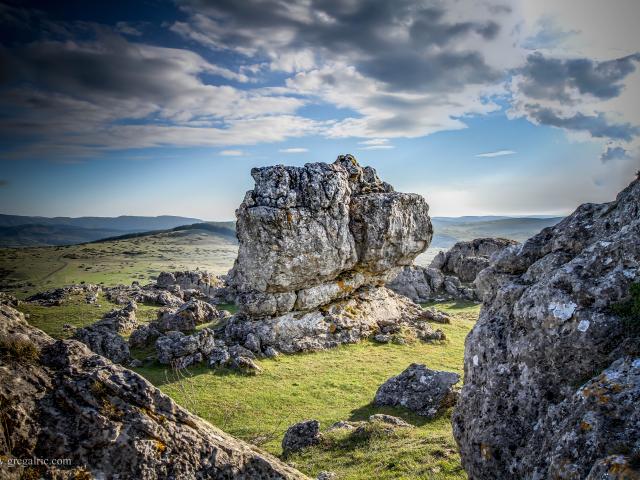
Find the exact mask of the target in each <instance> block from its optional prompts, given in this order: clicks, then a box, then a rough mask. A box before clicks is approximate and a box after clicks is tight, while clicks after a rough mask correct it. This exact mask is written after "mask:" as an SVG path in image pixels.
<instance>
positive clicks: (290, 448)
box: [282, 420, 322, 457]
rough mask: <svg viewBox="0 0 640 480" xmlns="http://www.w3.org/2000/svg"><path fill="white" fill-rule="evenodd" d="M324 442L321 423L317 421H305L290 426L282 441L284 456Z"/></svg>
mask: <svg viewBox="0 0 640 480" xmlns="http://www.w3.org/2000/svg"><path fill="white" fill-rule="evenodd" d="M321 441H322V434H321V433H320V422H318V421H317V420H305V421H303V422H300V423H296V424H295V425H292V426H290V427H289V428H288V429H287V431H286V432H285V434H284V438H283V439H282V454H283V455H284V456H285V457H286V456H287V455H289V454H291V453H295V452H299V451H300V450H303V449H305V448H307V447H310V446H312V445H317V444H318V443H320V442H321Z"/></svg>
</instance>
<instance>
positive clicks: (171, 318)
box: [151, 299, 227, 332]
mask: <svg viewBox="0 0 640 480" xmlns="http://www.w3.org/2000/svg"><path fill="white" fill-rule="evenodd" d="M226 315H227V313H226V312H223V311H219V310H218V309H217V308H216V307H214V306H213V305H211V304H209V303H207V302H203V301H202V300H198V299H191V300H189V301H188V302H185V303H183V304H182V305H180V307H179V308H178V309H177V310H175V311H171V310H160V311H158V318H157V319H156V320H155V321H153V322H152V323H151V326H152V327H153V328H155V329H156V330H158V331H160V332H168V331H171V330H178V331H181V332H191V331H193V330H194V329H195V328H196V326H197V325H202V324H204V323H210V322H212V321H214V320H219V319H221V318H224V317H226Z"/></svg>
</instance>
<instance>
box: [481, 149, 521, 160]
mask: <svg viewBox="0 0 640 480" xmlns="http://www.w3.org/2000/svg"><path fill="white" fill-rule="evenodd" d="M515 153H516V152H515V151H513V150H497V151H495V152H486V153H479V154H477V155H476V157H480V158H493V157H504V156H505V155H513V154H515Z"/></svg>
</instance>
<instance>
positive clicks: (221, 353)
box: [208, 347, 231, 368]
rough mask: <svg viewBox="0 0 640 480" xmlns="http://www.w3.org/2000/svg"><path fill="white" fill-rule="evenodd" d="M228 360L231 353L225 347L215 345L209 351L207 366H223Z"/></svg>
mask: <svg viewBox="0 0 640 480" xmlns="http://www.w3.org/2000/svg"><path fill="white" fill-rule="evenodd" d="M230 361H231V355H229V350H227V349H226V348H225V347H215V348H213V349H212V350H211V352H210V353H209V360H208V364H209V367H212V368H214V367H224V366H226V365H228V364H229V363H230Z"/></svg>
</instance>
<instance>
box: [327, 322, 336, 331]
mask: <svg viewBox="0 0 640 480" xmlns="http://www.w3.org/2000/svg"><path fill="white" fill-rule="evenodd" d="M336 330H337V327H336V326H335V324H333V323H330V324H329V333H334V332H335V331H336Z"/></svg>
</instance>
